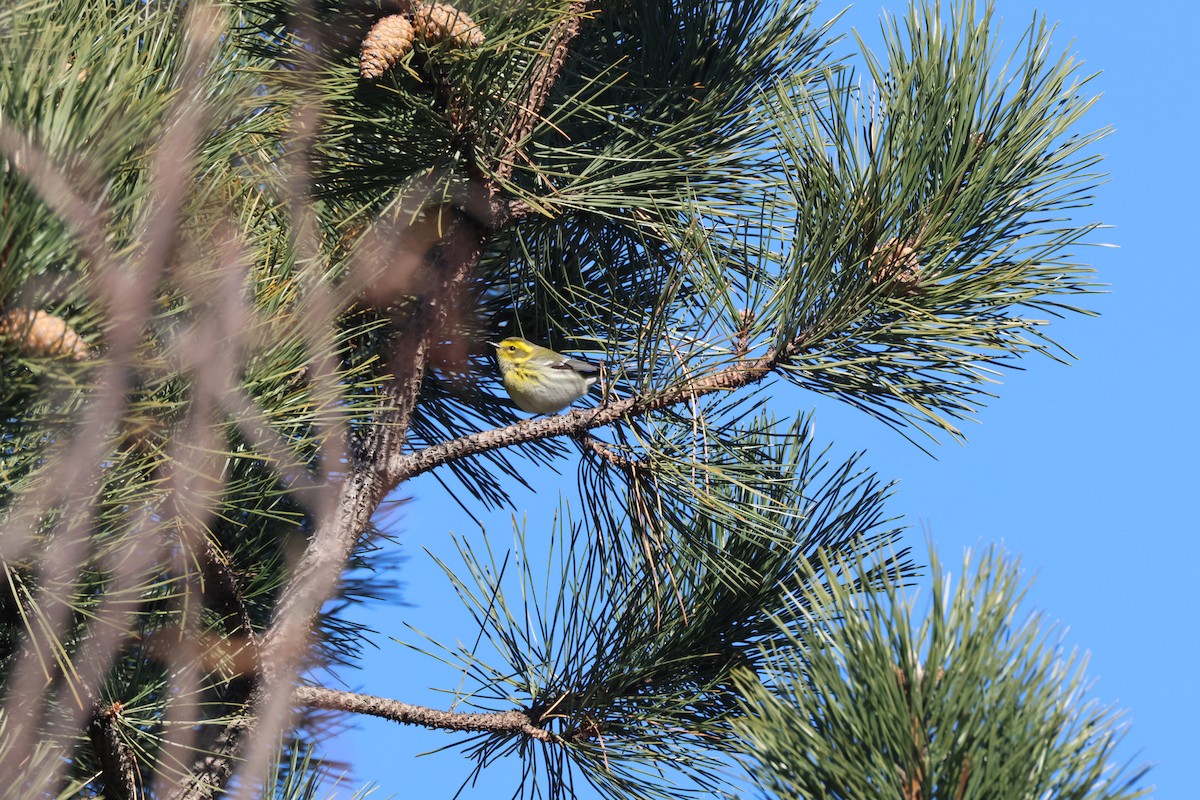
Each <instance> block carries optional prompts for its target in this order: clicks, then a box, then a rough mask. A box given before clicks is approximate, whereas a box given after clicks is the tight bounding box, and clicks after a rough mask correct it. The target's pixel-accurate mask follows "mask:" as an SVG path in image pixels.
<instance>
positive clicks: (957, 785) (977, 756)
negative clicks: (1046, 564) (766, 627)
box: [734, 550, 1147, 800]
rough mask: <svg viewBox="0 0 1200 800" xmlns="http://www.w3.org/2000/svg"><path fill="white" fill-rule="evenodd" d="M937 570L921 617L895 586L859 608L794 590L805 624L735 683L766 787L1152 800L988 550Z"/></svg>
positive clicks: (840, 591) (790, 791)
mask: <svg viewBox="0 0 1200 800" xmlns="http://www.w3.org/2000/svg"><path fill="white" fill-rule="evenodd" d="M823 564H824V566H825V568H826V569H829V568H831V566H832V564H831V562H830V561H828V560H827V561H825V562H823ZM850 568H851V571H853V566H851V567H850ZM857 569H858V570H860V571H861V570H862V569H863V567H862V565H861V564H860V565H859V566H858V567H857ZM930 570H931V573H932V577H933V582H932V588H931V590H930V592H929V601H928V605H929V610H928V612H926V613H925V614H920V613H919V612H918V611H917V610H916V603H915V600H914V598H911V597H909V596H907V595H906V593H905V591H904V589H903V586H902V585H901V584H900V583H899V582H898V581H895V580H885V581H884V583H883V585H882V587H881V591H879V592H877V593H876V594H875V595H874V596H873V597H871V598H870V599H867V600H866V602H864V598H863V597H862V596H861V595H857V594H856V593H854V592H852V591H847V590H846V588H845V587H844V586H841V585H838V584H831V583H825V584H813V583H807V584H797V585H796V591H795V594H794V596H793V603H794V604H795V606H796V607H797V611H796V614H797V615H798V616H799V617H800V618H802V619H803V620H804V621H805V623H806V624H805V625H803V626H800V627H798V628H797V627H796V626H794V625H793V624H792V623H791V622H790V620H789V623H788V625H787V628H786V630H787V633H786V636H787V641H786V645H785V647H784V648H782V649H781V648H779V647H777V646H775V645H767V646H765V647H764V653H763V658H764V660H765V661H766V663H768V664H770V667H768V668H767V669H766V670H764V673H765V674H764V675H763V676H761V677H762V678H763V680H762V681H761V682H760V680H759V677H758V676H754V675H752V674H750V673H748V672H742V673H741V674H739V675H737V676H735V681H736V682H737V684H738V686H739V688H740V689H741V690H742V691H744V692H745V695H744V697H745V699H744V700H743V711H744V715H743V716H742V717H740V718H739V719H738V720H737V721H736V722H734V729H735V730H736V731H738V733H740V734H741V735H742V738H741V739H740V742H741V746H742V748H743V753H744V754H745V756H746V758H747V760H748V763H749V764H750V765H751V771H752V773H753V775H754V777H755V778H756V779H757V780H758V782H759V783H760V784H761V785H762V786H763V787H764V788H765V789H766V790H767V791H768V792H770V794H771V795H773V796H775V797H779V798H796V799H797V800H798V799H799V798H822V800H826V799H829V800H833V799H834V798H851V797H879V796H892V797H921V798H930V799H931V800H943V798H945V799H946V800H972V798H985V797H986V798H992V799H994V800H1004V798H1027V797H1039V798H1048V800H1060V798H1061V800H1067V798H1071V799H1072V800H1101V798H1105V799H1106V800H1117V799H1118V798H1135V797H1141V796H1143V795H1144V794H1145V793H1146V791H1147V790H1145V789H1142V790H1138V789H1137V788H1136V784H1137V783H1138V781H1140V780H1141V778H1142V776H1143V775H1144V774H1145V769H1144V768H1143V769H1140V770H1133V771H1130V770H1128V769H1123V768H1116V767H1114V766H1113V765H1112V763H1111V759H1112V756H1113V750H1114V748H1115V747H1116V744H1117V742H1118V741H1119V739H1120V737H1121V732H1122V731H1121V728H1120V727H1119V726H1118V725H1117V724H1116V723H1117V716H1116V715H1115V714H1113V713H1112V711H1111V709H1105V708H1099V707H1098V706H1097V705H1096V704H1095V702H1094V701H1092V702H1089V701H1087V700H1086V698H1085V692H1086V689H1087V686H1088V683H1087V679H1086V677H1085V674H1084V667H1085V665H1086V659H1085V658H1082V657H1080V656H1079V655H1078V654H1077V653H1075V652H1072V653H1069V654H1066V655H1064V654H1063V653H1062V650H1061V647H1060V646H1059V645H1058V643H1057V641H1056V640H1055V639H1054V638H1053V633H1054V630H1053V629H1052V628H1046V627H1045V626H1044V624H1043V623H1042V620H1041V619H1040V618H1039V617H1038V616H1036V615H1034V616H1030V617H1029V618H1027V619H1025V620H1024V621H1023V622H1018V621H1017V620H1016V615H1017V613H1018V610H1019V608H1020V605H1021V599H1022V596H1023V594H1024V589H1022V588H1021V586H1020V583H1019V576H1018V571H1017V568H1016V565H1015V564H1012V563H1009V562H1007V561H1006V560H1005V559H1004V557H1003V556H1002V554H1000V553H999V552H997V551H994V550H991V551H988V552H985V553H984V555H983V556H982V558H981V559H980V560H979V563H978V564H977V565H975V566H972V563H971V557H970V555H969V554H968V555H967V557H966V558H964V561H963V567H962V574H961V577H960V578H959V579H958V581H957V582H956V583H955V582H953V581H951V579H950V575H949V572H946V571H944V570H943V567H942V565H941V563H940V562H939V561H938V559H937V557H936V554H933V555H932V557H931V566H930ZM860 574H861V572H860ZM781 630H785V629H784V628H783V626H782V625H781ZM793 631H795V632H793Z"/></svg>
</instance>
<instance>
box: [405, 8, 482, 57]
mask: <svg viewBox="0 0 1200 800" xmlns="http://www.w3.org/2000/svg"><path fill="white" fill-rule="evenodd" d="M413 27H414V28H415V29H416V32H417V35H418V36H420V37H421V40H422V41H423V42H425V44H438V43H439V42H445V41H451V42H453V43H454V45H455V46H456V47H481V46H482V45H483V31H482V30H480V28H479V26H478V25H477V24H476V23H475V21H474V20H472V19H471V17H470V16H468V15H467V12H465V11H459V10H458V9H457V8H455V7H454V6H452V5H450V4H449V3H431V4H429V5H425V4H421V5H418V6H417V7H416V10H415V11H414V12H413Z"/></svg>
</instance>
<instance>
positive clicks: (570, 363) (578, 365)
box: [554, 358, 600, 375]
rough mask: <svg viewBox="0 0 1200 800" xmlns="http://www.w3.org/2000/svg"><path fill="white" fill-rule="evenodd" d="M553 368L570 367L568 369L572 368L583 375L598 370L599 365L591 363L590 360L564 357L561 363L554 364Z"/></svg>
mask: <svg viewBox="0 0 1200 800" xmlns="http://www.w3.org/2000/svg"><path fill="white" fill-rule="evenodd" d="M554 368H555V369H570V370H574V371H576V372H580V373H583V374H584V375H591V374H592V373H595V372H599V371H600V367H599V366H598V365H596V364H593V363H592V362H590V361H584V360H583V359H582V358H568V359H565V360H564V361H563V362H562V363H561V364H555V365H554Z"/></svg>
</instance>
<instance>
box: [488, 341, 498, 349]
mask: <svg viewBox="0 0 1200 800" xmlns="http://www.w3.org/2000/svg"><path fill="white" fill-rule="evenodd" d="M488 344H490V345H491V346H492V347H494V348H496V349H497V350H499V349H500V344H499V343H498V342H488Z"/></svg>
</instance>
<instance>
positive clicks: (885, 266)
mask: <svg viewBox="0 0 1200 800" xmlns="http://www.w3.org/2000/svg"><path fill="white" fill-rule="evenodd" d="M915 244H916V242H914V241H911V240H910V241H907V242H901V241H900V240H899V239H888V240H887V241H886V242H883V243H881V244H879V245H876V247H875V250H874V251H873V252H872V253H871V261H870V265H871V283H873V284H875V285H876V286H878V285H880V284H887V286H888V288H889V289H890V290H891V294H892V295H894V296H896V297H905V296H910V295H915V294H920V293H921V261H920V259H919V257H918V254H917V251H916V248H915V247H914V245H915Z"/></svg>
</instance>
